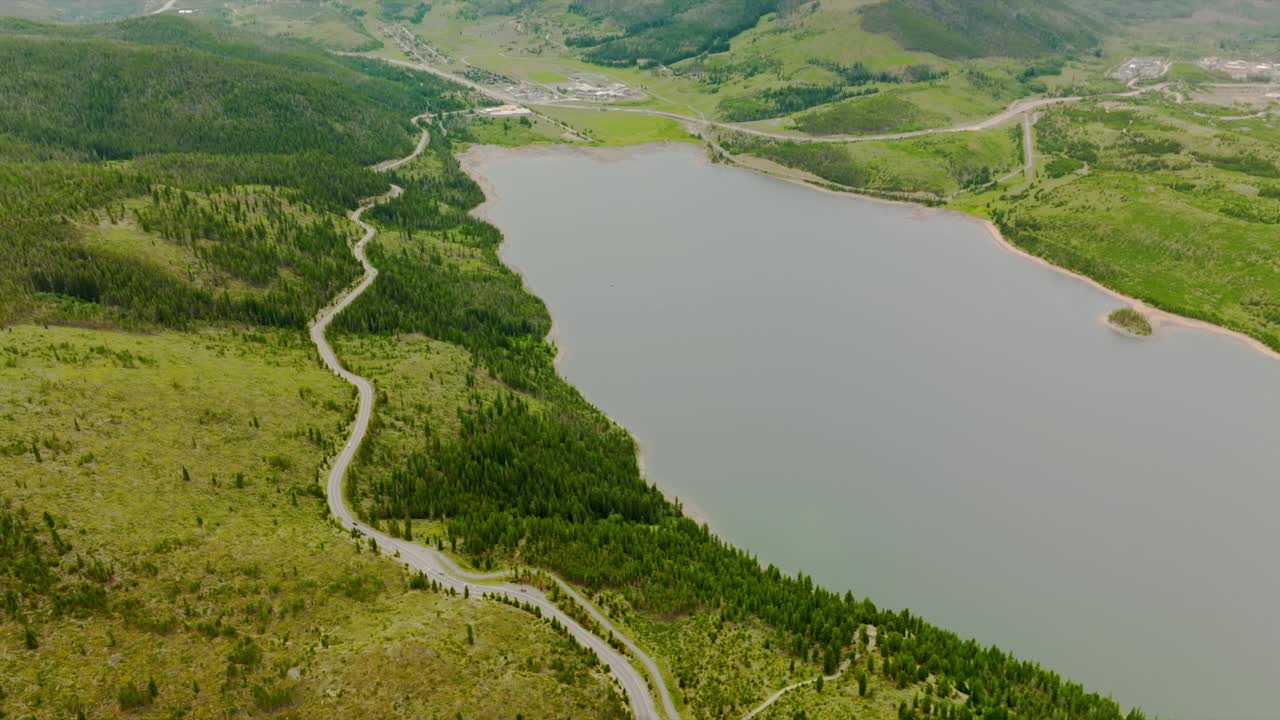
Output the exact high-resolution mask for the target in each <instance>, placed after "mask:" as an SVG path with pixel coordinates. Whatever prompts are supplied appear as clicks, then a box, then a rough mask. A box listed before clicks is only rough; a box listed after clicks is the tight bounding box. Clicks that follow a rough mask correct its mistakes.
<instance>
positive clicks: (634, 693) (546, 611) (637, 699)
mask: <svg viewBox="0 0 1280 720" xmlns="http://www.w3.org/2000/svg"><path fill="white" fill-rule="evenodd" d="M425 117H429V116H426V115H421V116H418V117H417V118H414V121H415V123H417V121H419V120H420V119H422V118H425ZM429 142H430V135H429V131H428V130H426V129H423V131H422V137H421V138H420V139H419V141H418V145H417V147H416V148H414V151H413V153H412V154H410V155H408V156H406V157H404V158H399V159H397V160H390V161H387V162H383V163H379V164H378V165H375V166H374V167H373V169H375V170H378V171H380V172H385V171H387V170H393V169H395V168H398V167H400V166H402V165H404V164H405V163H408V162H410V161H412V160H413V159H414V158H416V157H418V156H419V155H421V154H422V152H423V151H424V150H425V149H426V147H427V144H428V143H429ZM401 192H402V189H401V188H399V187H397V186H395V185H392V186H391V191H390V192H388V193H387V194H385V195H383V196H381V197H379V198H374V199H373V200H370V201H368V202H367V203H365V204H364V205H362V206H360V208H359V209H357V210H355V211H354V212H352V213H351V215H350V217H351V220H352V222H354V223H356V224H357V225H358V226H359V227H360V228H361V229H362V230H364V235H363V236H362V237H361V238H360V240H359V241H358V242H356V244H355V245H354V246H353V247H352V253H353V254H354V255H355V257H356V259H357V260H359V261H360V265H361V266H362V267H363V268H364V276H363V277H362V278H361V279H360V281H359V282H358V283H356V285H355V286H354V287H352V288H350V289H349V290H347V291H346V292H344V293H342V294H341V295H339V296H338V297H337V298H335V299H334V301H333V303H332V304H331V305H330V306H329V307H327V308H325V309H324V310H322V311H321V312H320V314H319V315H318V316H316V319H315V320H313V321H312V323H311V341H312V342H313V343H315V346H316V349H317V350H318V351H319V353H320V357H321V359H322V360H323V361H324V364H325V365H326V366H327V367H328V368H329V369H330V370H331V371H333V372H334V373H335V374H337V375H338V376H339V377H341V378H342V379H343V380H345V381H347V382H348V383H350V384H351V385H353V386H355V388H356V390H357V392H358V395H359V404H358V409H357V411H356V418H355V422H354V423H353V424H352V426H351V435H350V436H349V437H348V439H347V442H346V444H345V445H344V446H343V447H342V450H341V452H339V453H338V455H337V456H336V457H335V458H334V459H333V464H332V465H331V466H330V469H329V477H328V483H327V487H326V490H327V493H328V498H329V511H330V512H331V513H333V516H334V518H336V519H337V521H338V523H339V524H340V525H341V526H342V527H343V529H345V530H347V531H349V532H352V533H354V534H357V535H360V536H363V537H367V538H372V539H373V540H374V542H376V543H377V546H378V549H379V551H380V552H382V553H383V554H384V555H386V556H387V557H393V558H395V559H397V560H399V561H400V562H401V563H403V564H404V565H406V566H408V567H409V568H410V569H412V570H417V571H420V572H422V573H425V574H426V575H427V576H428V577H430V578H431V579H432V580H435V581H437V582H438V583H440V584H441V585H442V586H444V587H446V588H451V589H453V590H455V591H457V592H460V593H461V592H465V591H469V594H470V595H472V596H476V597H486V596H499V597H507V598H512V599H517V600H519V601H521V602H525V603H529V604H530V605H532V606H534V607H537V608H539V609H541V611H542V616H543V617H547V618H556V619H557V620H559V622H560V623H561V624H562V625H563V626H564V627H565V628H566V629H567V630H568V632H569V634H570V635H571V636H572V637H573V638H574V639H575V640H576V641H577V642H578V643H580V644H581V645H583V646H584V647H587V648H590V649H591V650H592V651H594V652H595V654H596V656H597V657H599V658H600V660H601V661H602V662H604V663H605V665H607V666H608V668H609V670H610V672H612V674H613V676H614V677H615V678H617V680H618V682H619V684H620V685H621V686H622V690H623V691H624V692H625V693H626V695H627V699H628V701H629V702H630V704H631V709H632V713H633V714H634V715H635V717H636V718H637V719H638V720H661V719H662V718H663V715H662V714H660V713H659V712H658V708H657V705H656V704H655V703H654V700H653V696H652V694H650V692H649V684H648V682H646V679H645V676H644V675H642V674H641V673H640V671H639V670H637V669H636V668H635V667H634V666H633V665H632V664H631V662H630V661H629V660H628V659H627V657H626V655H624V654H623V653H621V652H619V651H618V650H616V649H614V648H613V647H612V646H611V645H609V643H608V642H606V641H605V640H604V639H603V638H601V637H599V636H598V635H595V634H594V633H592V632H590V631H589V630H587V629H586V628H584V627H583V626H582V625H581V624H580V623H578V622H577V621H576V620H574V619H573V618H571V617H569V616H568V615H567V614H566V613H565V612H564V611H563V610H561V609H560V608H558V607H556V605H555V604H554V603H552V602H551V600H550V599H549V598H548V597H547V596H546V595H545V594H544V593H543V592H542V591H540V590H538V589H537V588H534V587H531V586H527V585H520V584H516V583H510V582H496V581H499V580H501V578H503V577H504V576H505V573H490V574H476V573H467V572H464V571H463V570H461V569H460V568H459V567H458V566H457V565H456V564H455V563H454V562H453V561H452V560H450V559H449V558H448V557H445V556H444V555H443V554H441V553H439V552H437V551H436V550H434V549H432V548H428V547H424V546H422V545H419V544H417V543H414V542H411V541H407V540H401V539H399V538H393V537H391V536H390V535H387V534H385V533H382V532H379V531H378V530H375V529H374V528H372V527H370V526H368V525H366V524H364V523H362V522H361V521H360V520H359V519H357V518H356V516H355V514H354V513H353V512H352V511H351V508H350V507H349V506H348V505H347V501H346V494H345V492H344V490H343V483H344V480H345V479H346V476H347V470H348V468H350V467H351V462H352V461H353V460H354V459H355V456H356V453H357V451H358V450H359V449H360V445H361V443H362V442H364V439H365V437H366V436H367V435H368V433H369V422H370V420H371V419H372V417H373V400H374V388H373V383H371V382H369V380H368V379H367V378H364V377H361V376H360V375H357V374H355V373H353V372H351V371H350V370H348V369H346V368H345V367H344V366H343V365H342V362H341V361H340V360H338V356H337V353H335V352H334V350H333V346H332V345H330V344H329V340H328V339H327V338H326V331H327V330H328V329H329V325H330V323H332V322H333V319H334V318H336V317H337V316H338V315H339V314H340V313H341V312H342V311H343V310H345V309H347V307H348V306H350V305H351V303H352V302H354V301H355V300H356V298H358V297H360V295H361V294H362V293H364V291H365V290H368V289H369V287H370V286H371V285H373V283H374V281H375V280H377V278H378V269H377V268H376V267H374V266H373V265H372V264H371V263H370V262H369V258H368V257H367V256H366V254H365V248H366V247H367V246H368V244H369V241H371V240H372V239H373V238H374V236H375V235H376V234H377V231H376V230H375V229H374V228H373V226H372V225H370V224H368V223H366V222H365V221H364V220H363V219H362V217H363V216H364V213H365V212H366V211H368V210H369V208H372V207H373V206H374V205H377V204H378V203H381V202H385V201H387V200H390V199H392V198H394V197H397V196H399V195H400V193H401ZM553 579H554V580H555V581H556V582H557V583H559V584H560V586H561V587H562V588H563V589H565V590H566V591H568V593H569V594H570V595H571V596H572V597H574V598H575V599H577V600H578V601H579V602H580V603H581V604H582V606H583V607H584V608H586V609H587V611H588V612H589V613H591V615H592V617H593V618H594V619H595V621H596V622H597V623H599V625H600V627H601V628H603V629H604V630H605V631H606V632H611V633H613V635H614V637H616V638H618V639H619V640H620V641H621V642H622V643H623V644H624V645H625V646H626V647H627V648H628V650H629V651H630V652H631V653H632V654H633V655H635V657H636V658H637V659H639V661H640V662H641V664H642V665H644V666H645V669H646V670H647V671H648V672H649V674H650V676H651V679H652V682H653V685H654V687H655V688H656V689H657V691H658V695H659V696H660V697H661V698H662V704H663V708H664V709H665V710H666V718H667V720H680V715H679V713H678V712H676V708H675V705H674V703H673V702H672V700H671V695H670V693H669V692H668V691H667V687H666V684H665V683H664V682H663V679H662V675H661V674H660V673H659V672H658V668H657V665H656V664H655V663H654V662H653V660H652V659H651V658H650V657H649V656H648V655H646V654H644V653H643V652H642V651H641V650H640V649H639V648H638V647H636V646H635V644H634V643H633V642H632V641H631V640H630V639H628V638H626V637H625V636H623V635H622V634H621V633H619V632H618V631H617V629H615V628H614V627H613V625H612V624H610V623H609V621H608V620H607V619H606V618H605V617H604V616H603V615H601V614H600V613H599V612H598V611H597V610H595V608H593V607H592V606H591V605H590V604H589V603H587V602H586V601H585V600H584V599H582V598H581V596H579V595H578V593H576V592H575V591H574V590H573V589H572V588H570V587H569V586H568V585H566V584H565V583H564V582H563V581H562V580H560V579H559V578H553Z"/></svg>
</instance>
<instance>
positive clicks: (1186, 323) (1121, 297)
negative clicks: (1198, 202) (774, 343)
mask: <svg viewBox="0 0 1280 720" xmlns="http://www.w3.org/2000/svg"><path fill="white" fill-rule="evenodd" d="M668 145H669V143H660V144H656V145H655V144H652V143H651V144H647V145H630V146H623V147H579V146H573V145H563V144H547V145H533V146H525V147H518V148H508V147H501V146H497V145H472V146H471V147H469V148H467V150H466V151H465V152H463V153H460V154H459V155H458V161H459V163H460V164H461V165H462V168H463V170H464V171H465V172H466V173H467V174H468V175H470V176H471V177H472V178H473V179H474V180H475V181H476V182H477V183H478V184H479V185H480V187H481V188H482V189H483V190H484V193H485V201H484V202H483V203H481V204H480V205H479V206H478V207H476V209H475V210H474V211H473V212H472V214H473V215H475V216H476V217H479V218H482V219H485V220H488V219H489V218H488V217H487V215H486V213H487V211H488V209H489V208H490V207H492V204H493V203H495V202H497V200H498V196H497V190H496V188H494V187H493V184H492V183H491V182H489V180H488V179H487V178H485V177H484V175H483V173H481V172H479V171H478V168H479V167H480V166H481V165H483V164H484V163H485V162H489V161H492V160H496V159H500V158H504V157H514V156H527V155H532V154H542V155H559V154H566V153H570V154H579V155H585V156H589V157H593V158H598V159H602V160H607V161H611V162H619V161H623V160H626V159H627V158H630V157H634V156H636V155H637V154H639V153H643V152H646V151H647V150H648V149H650V148H653V147H667V146H668ZM700 156H701V157H702V159H703V161H704V162H707V163H711V162H712V160H711V159H710V158H708V157H707V156H706V153H705V152H702V153H700ZM728 164H729V165H731V166H733V167H738V168H741V169H743V170H747V171H749V172H754V173H757V174H760V175H765V176H767V177H771V178H774V179H776V180H780V181H782V182H787V183H792V184H795V185H801V186H803V187H807V188H810V189H812V190H816V191H818V192H823V193H828V194H831V195H840V196H844V197H849V198H855V199H858V200H863V201H867V202H872V203H879V204H885V205H896V206H902V207H908V208H911V209H912V210H914V211H916V213H918V215H917V217H928V216H930V215H933V214H936V213H943V214H951V215H954V216H956V217H957V218H958V219H961V220H963V221H964V222H969V223H978V224H979V225H981V226H982V227H983V228H984V229H985V230H986V231H987V234H988V235H989V236H990V237H991V240H992V241H993V242H994V243H995V245H996V246H997V247H999V248H1000V249H1002V250H1004V251H1006V252H1009V253H1012V254H1014V255H1016V256H1018V257H1019V258H1022V259H1023V260H1026V261H1029V262H1032V263H1035V264H1036V265H1039V266H1041V267H1044V268H1048V269H1050V270H1052V271H1054V272H1056V273H1059V274H1061V275H1064V276H1067V277H1071V278H1075V279H1076V280H1079V281H1081V282H1084V283H1086V284H1088V285H1090V286H1091V287H1093V288H1095V289H1097V290H1100V291H1102V292H1103V293H1104V294H1106V295H1108V296H1110V297H1111V298H1113V299H1115V300H1116V302H1118V303H1120V304H1122V305H1124V306H1126V307H1131V308H1133V309H1134V310H1137V311H1138V312H1140V313H1142V314H1144V315H1146V316H1147V319H1148V320H1150V322H1151V325H1152V327H1153V328H1154V329H1155V330H1156V331H1159V330H1160V329H1162V328H1183V329H1187V330H1197V331H1201V332H1207V333H1211V334H1214V335H1219V336H1222V337H1227V338H1231V339H1232V340H1235V341H1236V342H1239V343H1243V344H1244V345H1246V346H1248V347H1249V348H1251V349H1253V350H1255V351H1257V352H1260V353H1262V354H1263V355H1266V356H1267V357H1269V358H1272V359H1274V360H1280V352H1278V351H1276V350H1275V349H1273V348H1271V347H1270V346H1268V345H1267V344H1266V343H1263V342H1262V341H1261V340H1258V339H1257V338H1255V337H1252V336H1250V335H1246V334H1245V333H1242V332H1240V331H1238V330H1232V329H1230V328H1226V327H1223V326H1221V325H1215V324H1213V323H1210V322H1206V321H1204V320H1198V319H1196V318H1191V317H1187V316H1185V315H1178V314H1177V313H1172V312H1169V311H1167V310H1162V309H1160V308H1158V307H1155V306H1153V305H1150V304H1148V303H1146V302H1144V301H1142V300H1140V299H1138V298H1135V297H1130V296H1128V295H1125V294H1124V293H1121V292H1119V291H1118V290H1114V289H1112V288H1110V287H1107V286H1106V285H1103V284H1102V283H1100V282H1098V281H1097V280H1095V279H1093V278H1091V277H1089V276H1087V275H1082V274H1080V273H1078V272H1075V271H1074V270H1069V269H1067V268H1064V267H1061V266H1058V265H1054V264H1053V263H1051V262H1049V261H1048V260H1045V259H1044V258H1042V257H1039V256H1038V255H1033V254H1031V253H1029V252H1027V251H1025V250H1023V249H1022V248H1020V247H1018V246H1017V245H1014V244H1013V243H1012V242H1010V241H1009V239H1008V238H1006V237H1005V236H1004V234H1003V233H1001V232H1000V229H999V228H998V227H996V225H995V223H993V222H991V221H990V220H988V219H986V218H982V217H978V216H976V215H970V214H969V213H965V212H961V211H959V210H953V209H950V208H935V207H929V206H927V205H922V204H920V203H917V202H912V201H910V200H897V199H892V198H883V197H876V196H874V195H864V194H861V193H857V192H852V191H849V190H834V189H832V188H829V187H824V186H821V185H817V184H815V183H814V182H812V181H810V180H808V179H806V178H803V177H797V176H791V175H790V174H788V173H785V172H771V171H769V170H768V169H766V168H765V167H757V166H755V165H752V164H745V163H741V162H735V161H733V160H732V158H731V159H730V162H729V163H728ZM499 254H500V255H501V251H499ZM503 262H504V263H506V264H507V266H508V267H510V268H511V269H512V270H514V271H515V272H516V273H517V274H519V275H520V276H521V277H522V278H524V281H525V284H526V287H528V277H527V276H526V275H525V274H524V273H523V272H521V270H520V268H518V267H515V266H514V265H513V264H512V263H511V262H510V261H509V260H508V259H507V258H505V257H504V258H503ZM535 294H536V293H535ZM1101 322H1102V323H1103V324H1104V325H1105V324H1107V322H1106V317H1105V316H1103V317H1102V318H1101ZM554 323H555V320H554V318H553V319H552V335H551V336H549V339H551V340H552V341H553V342H554V338H555V337H558V333H557V329H556V327H555V324H554ZM557 348H558V349H559V351H560V352H559V353H558V354H557V356H556V362H557V364H558V363H559V361H560V355H561V354H563V353H565V352H566V350H565V348H560V347H559V346H558V345H557Z"/></svg>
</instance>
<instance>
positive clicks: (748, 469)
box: [477, 145, 1280, 718]
mask: <svg viewBox="0 0 1280 720" xmlns="http://www.w3.org/2000/svg"><path fill="white" fill-rule="evenodd" d="M477 159H478V162H479V172H480V174H481V175H482V176H483V177H484V178H485V179H487V181H488V182H489V183H490V184H491V185H492V188H493V189H494V190H495V191H496V199H495V201H494V202H493V203H492V204H491V205H489V206H488V207H487V208H486V210H485V212H486V214H487V216H488V217H489V218H490V219H491V220H493V221H494V222H495V223H496V224H497V225H498V226H500V227H501V228H502V230H503V231H504V232H505V234H506V237H507V244H506V246H505V247H504V250H503V257H504V258H505V259H506V260H507V261H508V262H509V263H510V264H511V265H512V266H513V267H516V268H517V269H519V270H520V271H521V272H522V273H523V274H524V276H525V278H526V280H527V282H528V284H529V286H530V287H531V289H532V290H533V291H534V292H535V293H536V294H538V295H539V296H541V297H542V298H543V299H544V300H545V301H546V303H547V305H548V306H549V308H550V310H551V313H552V315H553V316H554V317H555V320H556V324H557V343H558V345H559V346H560V348H561V353H562V357H561V363H560V370H561V372H562V373H563V375H564V376H565V377H566V378H567V379H568V380H569V381H570V382H572V383H573V384H574V385H576V386H577V387H579V388H580V389H581V390H582V391H583V393H584V394H585V395H586V396H587V397H588V398H589V399H590V400H591V401H592V402H593V403H595V404H596V405H597V406H599V407H600V408H601V409H602V410H604V411H605V412H606V413H608V414H609V415H610V416H611V417H613V418H614V419H616V420H617V421H618V422H620V423H621V424H623V425H625V426H626V427H627V428H628V429H629V430H631V432H632V433H634V435H635V436H636V438H637V440H638V441H639V443H640V445H641V446H642V448H643V452H644V461H645V468H646V471H647V474H648V475H649V477H650V478H651V479H652V480H654V481H656V482H657V483H658V484H659V485H660V486H661V487H662V488H663V489H664V490H665V491H666V492H667V493H668V494H669V495H671V496H676V497H679V498H680V499H681V500H682V501H683V502H684V503H685V505H686V508H688V509H689V510H690V511H691V512H692V513H695V514H697V515H698V516H699V517H702V518H705V519H706V520H707V521H708V522H709V523H710V525H711V526H712V528H713V529H714V530H715V531H716V532H718V533H719V534H721V535H722V536H724V537H726V538H728V539H729V540H731V541H732V542H734V543H735V544H737V545H739V546H742V547H745V548H747V549H749V550H750V551H752V552H754V553H755V554H757V555H758V556H759V557H760V558H761V559H762V560H763V561H765V562H770V563H774V564H777V565H778V566H779V567H781V568H783V569H784V570H786V571H788V572H791V573H796V572H802V571H803V572H806V573H809V574H811V575H812V576H813V577H814V579H815V580H817V581H818V582H820V583H822V584H824V585H826V586H828V587H830V588H832V589H835V590H838V591H843V590H845V589H852V590H853V591H854V593H855V594H857V595H859V596H868V597H870V598H871V599H872V600H874V601H875V602H876V603H877V604H879V605H881V606H888V607H896V608H901V607H909V608H911V610H912V611H913V612H917V613H919V614H921V615H923V616H924V617H926V618H927V619H929V620H931V621H932V622H934V623H936V624H939V625H941V626H944V627H946V628H949V629H952V630H955V631H957V632H959V633H961V634H962V635H967V636H974V637H976V638H978V639H979V640H980V641H982V642H984V643H994V644H996V645H999V646H1001V647H1003V648H1005V649H1008V650H1011V651H1014V652H1015V653H1017V654H1019V655H1020V656H1022V657H1025V658H1028V659H1033V660H1036V661H1038V662H1041V663H1043V664H1045V665H1046V666H1048V667H1051V668H1053V669H1055V670H1057V671H1059V672H1061V673H1062V674H1064V675H1065V676H1068V677H1070V678H1072V679H1075V680H1078V681H1080V682H1082V683H1084V684H1085V685H1086V686H1087V687H1089V688H1090V689H1092V690H1095V691H1098V692H1101V693H1104V694H1112V695H1113V696H1114V697H1115V698H1116V699H1117V700H1119V701H1120V702H1121V703H1122V704H1126V705H1129V704H1137V705H1140V706H1142V707H1143V708H1144V709H1146V710H1147V711H1148V712H1155V713H1159V714H1160V715H1162V716H1164V717H1178V718H1262V717H1274V716H1275V712H1276V706H1275V700H1274V699H1273V698H1272V697H1271V693H1270V689H1271V688H1272V687H1274V685H1275V682H1276V675H1277V671H1280V659H1278V656H1277V649H1278V648H1280V624H1277V622H1276V620H1275V618H1274V617H1273V608H1274V607H1275V606H1276V605H1277V604H1278V603H1280V563H1278V562H1277V561H1276V560H1275V558H1274V553H1275V552H1276V548H1280V523H1277V522H1276V521H1275V512H1276V508H1277V507H1280V484H1278V483H1277V482H1276V481H1275V475H1276V473H1275V470H1276V467H1277V460H1278V459H1280V442H1278V438H1277V430H1278V429H1280V362H1277V361H1276V360H1274V359H1271V358H1269V357H1266V356H1264V355H1263V354H1261V353H1258V352H1256V351H1254V350H1251V349H1249V348H1247V347H1246V346H1244V345H1243V344H1242V343H1239V342H1237V341H1235V340H1232V339H1230V338H1226V337H1222V336H1217V335H1213V334H1209V333H1205V332H1201V331H1196V330H1189V329H1180V328H1169V329H1161V330H1160V331H1158V333H1157V335H1156V336H1155V337H1154V338H1152V339H1147V340H1139V339H1135V338H1131V337H1127V336H1123V335H1121V334H1119V333H1117V332H1115V331H1113V330H1111V329H1110V328H1108V327H1107V326H1106V324H1105V323H1104V321H1103V320H1102V318H1103V316H1104V315H1105V314H1106V313H1107V312H1108V311H1110V310H1112V309H1114V308H1116V307H1118V303H1117V301H1116V300H1115V299H1113V298H1111V297H1109V296H1107V295H1106V294H1104V293H1103V292H1101V291H1099V290H1097V289H1095V288H1093V287H1091V286H1090V285H1088V284H1086V283H1084V282H1082V281H1080V280H1077V279H1074V278H1071V277H1068V276H1065V275H1063V274H1061V273H1057V272H1054V271H1053V270H1051V269H1048V268H1045V267H1042V266H1039V265H1037V264H1035V263H1033V262H1030V261H1028V260H1026V259H1023V258H1020V257H1018V256H1016V255H1014V254H1012V253H1010V252H1008V251H1006V250H1004V249H1002V248H1000V247H999V246H998V245H997V244H996V242H995V241H994V240H993V239H992V238H991V237H990V236H989V235H988V234H987V232H986V230H985V229H983V227H982V226H981V225H979V224H978V223H976V222H971V221H969V220H967V219H964V218H962V217H961V216H958V215H954V214H950V213H945V212H939V211H931V210H925V209H921V208H915V207H909V206H904V205H891V204H886V203H878V202H873V201H868V200H861V199H854V198H849V197H842V196H837V195H833V194H829V193H824V192H820V191H817V190H814V189H811V188H806V187H802V186H799V185H795V184H791V183H786V182H782V181H779V180H776V179H773V178H769V177H765V176H762V175H758V174H755V173H752V172H748V171H745V170H741V169H736V168H731V167H726V166H721V165H713V164H711V163H709V162H707V161H706V160H705V159H704V158H703V156H702V152H701V150H699V149H698V148H697V147H695V146H692V145H690V146H664V147H652V148H646V149H643V150H630V151H619V152H606V153H596V154H590V153H587V152H583V151H580V150H578V151H575V150H571V149H560V150H538V151H531V152H516V153H512V152H492V151H490V152H482V154H481V155H480V156H478V158H477Z"/></svg>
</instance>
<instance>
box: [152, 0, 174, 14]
mask: <svg viewBox="0 0 1280 720" xmlns="http://www.w3.org/2000/svg"><path fill="white" fill-rule="evenodd" d="M177 4H178V0H168V2H166V3H165V4H163V5H161V6H160V7H159V8H158V9H156V10H152V11H151V12H149V13H147V14H148V15H159V14H160V13H163V12H169V11H170V10H172V9H173V6H174V5H177Z"/></svg>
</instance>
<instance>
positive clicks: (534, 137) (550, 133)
mask: <svg viewBox="0 0 1280 720" xmlns="http://www.w3.org/2000/svg"><path fill="white" fill-rule="evenodd" d="M447 126H448V129H449V132H452V133H458V132H460V133H463V134H462V135H461V139H463V140H465V141H466V142H473V143H478V144H481V145H502V146H505V147H519V146H521V145H533V144H537V143H550V142H561V141H562V138H563V136H564V135H565V133H566V132H567V131H566V130H565V129H564V128H561V127H560V126H558V125H556V124H554V123H552V122H549V121H547V120H544V119H542V118H540V117H536V116H535V117H534V118H533V119H530V118H529V117H522V118H520V119H518V120H513V119H511V118H503V119H495V118H472V119H470V120H469V121H467V122H466V123H448V124H447Z"/></svg>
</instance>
